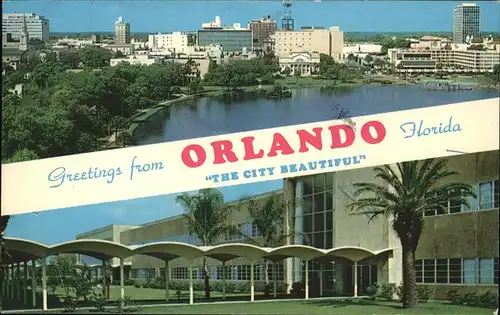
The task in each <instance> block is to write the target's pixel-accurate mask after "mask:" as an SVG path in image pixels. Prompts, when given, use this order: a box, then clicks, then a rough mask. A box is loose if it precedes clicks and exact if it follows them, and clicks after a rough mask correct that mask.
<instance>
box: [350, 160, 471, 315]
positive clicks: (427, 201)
mask: <svg viewBox="0 0 500 315" xmlns="http://www.w3.org/2000/svg"><path fill="white" fill-rule="evenodd" d="M374 172H375V178H378V179H381V180H382V181H383V182H384V183H383V184H375V183H371V182H370V183H355V184H354V198H355V199H354V200H353V202H352V203H351V204H349V205H348V211H350V212H351V213H354V214H364V215H368V216H369V218H370V221H371V220H372V219H374V218H376V217H378V216H380V215H385V216H387V217H390V218H392V228H393V230H394V231H395V233H396V235H397V236H398V238H399V240H400V241H401V246H402V250H403V264H402V268H403V297H402V302H403V308H412V307H415V306H417V304H418V299H417V285H416V276H415V265H414V260H415V251H416V250H417V247H418V242H419V239H420V234H421V233H422V228H423V226H424V220H423V213H424V212H426V211H429V210H430V211H434V210H438V211H443V210H445V209H446V207H447V204H448V201H449V200H453V201H456V202H459V203H460V204H465V205H468V202H467V198H468V197H474V198H475V194H474V191H473V188H472V187H471V186H470V185H468V184H463V183H454V182H452V177H454V176H456V175H458V173H456V172H453V171H450V170H449V169H448V168H447V160H445V159H442V160H434V159H427V160H424V161H412V162H403V163H398V164H397V167H396V168H393V167H391V166H389V165H385V166H379V167H375V168H374ZM365 194H368V196H366V195H365ZM362 195H363V197H361V196H362ZM359 197H361V198H359Z"/></svg>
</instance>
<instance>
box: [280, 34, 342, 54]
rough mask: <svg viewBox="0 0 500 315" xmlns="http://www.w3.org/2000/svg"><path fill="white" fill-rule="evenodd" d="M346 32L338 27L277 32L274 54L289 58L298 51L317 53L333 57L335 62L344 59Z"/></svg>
mask: <svg viewBox="0 0 500 315" xmlns="http://www.w3.org/2000/svg"><path fill="white" fill-rule="evenodd" d="M343 49H344V32H343V31H341V30H340V28H339V27H338V26H332V27H330V28H329V29H324V28H315V27H303V28H302V29H301V30H299V31H293V30H292V31H284V30H279V31H276V34H275V35H274V52H275V54H276V55H277V56H287V55H289V54H290V53H293V52H296V51H307V52H317V53H320V54H326V55H329V56H332V57H333V58H334V59H335V60H337V61H339V60H343V58H344V53H343Z"/></svg>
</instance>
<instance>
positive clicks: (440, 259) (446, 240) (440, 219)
mask: <svg viewBox="0 0 500 315" xmlns="http://www.w3.org/2000/svg"><path fill="white" fill-rule="evenodd" d="M499 158H500V152H499V151H491V152H481V153H477V154H466V155H460V156H454V157H450V158H449V159H448V161H449V168H450V169H452V170H454V171H457V172H458V173H459V175H457V176H456V177H455V178H454V179H453V180H454V181H460V182H463V183H467V184H470V185H472V186H473V187H475V189H476V194H477V198H470V200H469V204H470V206H469V207H467V206H458V205H456V204H454V203H452V202H448V204H447V205H446V211H445V212H439V213H436V212H433V213H425V214H423V216H424V222H425V225H424V228H423V231H422V235H421V239H420V243H419V247H418V250H417V252H416V262H415V264H416V267H417V281H418V282H419V283H421V284H427V285H432V286H434V287H435V292H436V293H435V294H436V296H435V298H438V299H444V298H446V293H447V292H448V290H450V289H458V290H460V291H462V293H465V292H484V291H496V290H497V289H498V257H499V256H498V255H499V253H498V251H499V250H498V242H499V236H498V224H499V218H498V211H499V210H498V207H499V196H500V187H499V165H498V160H499ZM373 178H374V173H373V169H372V168H362V169H356V170H349V171H342V172H335V173H324V174H318V175H312V176H304V177H296V178H291V179H286V180H284V184H283V189H282V190H280V191H277V192H271V193H268V194H264V195H260V196H255V197H254V200H257V201H259V202H265V201H266V200H268V199H267V198H269V197H270V196H272V195H273V194H283V197H284V198H285V200H290V201H291V202H289V203H287V205H286V207H285V208H286V209H285V215H284V220H283V221H284V223H283V229H284V231H288V235H290V236H291V237H290V238H289V239H286V240H285V241H284V245H289V244H302V245H309V246H313V247H316V248H320V249H331V248H347V249H346V250H347V251H348V248H354V247H356V248H365V249H367V250H370V251H372V252H381V254H379V255H375V256H373V255H372V256H370V257H367V256H356V255H355V254H351V255H350V256H349V257H351V258H350V259H346V258H340V257H338V258H328V259H326V260H325V259H317V260H309V261H307V264H308V265H307V270H308V279H309V281H310V289H311V290H312V291H314V292H315V293H312V294H311V296H315V295H317V296H343V295H353V294H356V293H357V294H364V293H366V290H367V288H368V287H369V286H370V285H371V284H373V283H374V282H378V283H387V282H391V283H396V284H399V283H401V281H402V271H401V263H402V259H401V250H400V242H399V240H398V239H397V237H396V236H395V234H394V233H393V231H392V226H391V222H390V220H389V219H387V218H385V217H379V218H377V219H375V220H373V221H371V222H368V218H367V217H365V216H353V215H350V214H348V213H347V212H346V206H347V205H348V204H349V203H350V202H351V201H352V198H353V197H352V183H354V182H373V181H374V179H373ZM228 220H229V221H228V222H227V223H229V224H232V225H237V226H238V227H239V228H240V229H241V231H242V232H243V233H244V234H246V235H247V236H248V237H251V238H253V239H254V240H256V241H257V242H258V241H259V237H260V232H259V231H258V229H257V227H256V226H255V225H253V224H252V218H251V216H250V215H249V213H248V211H245V210H243V211H239V212H236V213H234V214H233V215H232V216H231V217H230V218H229V219H228ZM99 233H100V234H99ZM103 233H104V234H103ZM118 234H119V237H118V236H117V235H118ZM83 237H85V238H103V239H109V240H111V239H113V240H115V241H117V242H121V243H122V244H125V245H129V246H135V245H142V244H147V243H153V242H160V241H170V242H183V243H188V244H192V245H203V244H201V242H200V240H199V239H197V238H196V237H195V236H192V235H190V234H189V233H188V230H187V227H186V224H185V221H184V218H183V217H182V216H177V217H171V218H167V219H164V220H159V221H156V222H151V223H149V224H145V225H141V226H127V227H123V226H121V227H114V226H113V227H106V228H103V229H100V230H96V231H92V232H89V233H87V234H85V235H84V236H83ZM79 238H82V236H79ZM229 242H245V239H244V238H240V237H229V236H225V237H222V238H221V239H220V243H229ZM388 249H390V250H388ZM347 256H348V255H347ZM344 257H345V256H344ZM126 262H127V265H128V266H130V271H129V272H128V273H127V277H129V278H130V279H134V280H137V281H147V280H148V279H154V278H158V277H161V276H162V275H163V274H164V271H165V269H164V268H165V264H164V262H163V261H162V260H159V259H156V258H152V257H148V256H142V255H138V256H133V257H131V258H128V259H127V260H126ZM305 263H306V262H305V261H301V260H300V259H298V258H286V259H283V260H282V261H279V262H278V265H277V269H276V270H277V272H276V278H277V279H278V281H283V282H284V283H286V284H287V286H288V288H290V287H291V286H292V284H293V283H295V282H303V281H304V279H305V270H306V266H305ZM187 265H188V261H187V260H186V259H183V258H177V259H174V260H172V261H171V262H170V267H169V268H171V271H170V272H171V279H172V280H179V281H182V280H187V279H188V268H187ZM208 265H209V270H210V275H211V278H212V279H213V280H220V279H221V274H222V270H223V269H222V268H223V267H222V263H221V262H220V261H218V260H215V259H211V258H209V261H208ZM193 266H194V267H195V268H194V271H193V275H194V279H195V280H202V279H203V270H202V259H197V260H195V261H193ZM225 266H226V267H225V268H227V269H225V270H226V272H227V277H226V279H227V280H228V281H236V282H238V281H248V280H249V277H250V269H249V268H250V266H251V265H250V263H249V261H247V260H245V259H244V258H236V259H233V260H230V261H228V262H226V265H225ZM254 268H255V270H254V273H255V280H256V283H258V282H259V281H260V282H262V281H263V280H264V277H265V271H264V270H265V262H264V261H263V260H261V261H257V262H255V265H254ZM355 269H356V272H355ZM354 279H357V285H356V286H355V285H354Z"/></svg>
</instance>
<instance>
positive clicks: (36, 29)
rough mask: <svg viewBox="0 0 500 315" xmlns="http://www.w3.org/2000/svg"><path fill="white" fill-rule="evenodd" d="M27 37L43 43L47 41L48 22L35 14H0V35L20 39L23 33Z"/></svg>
mask: <svg viewBox="0 0 500 315" xmlns="http://www.w3.org/2000/svg"><path fill="white" fill-rule="evenodd" d="M25 24H26V25H25ZM24 25H25V26H26V31H27V32H28V37H29V38H33V39H39V40H43V41H48V40H49V20H48V19H46V18H45V17H43V16H39V15H36V14H35V13H5V14H2V33H3V34H7V33H8V34H11V36H12V38H13V39H20V36H21V35H22V34H23V32H24Z"/></svg>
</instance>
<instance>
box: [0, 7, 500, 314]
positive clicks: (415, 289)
mask: <svg viewBox="0 0 500 315" xmlns="http://www.w3.org/2000/svg"><path fill="white" fill-rule="evenodd" d="M187 12H189V13H187ZM386 14H390V15H391V18H390V19H389V18H387V19H386V18H380V17H381V16H384V15H386ZM499 25H500V3H499V2H477V3H474V2H458V1H442V2H441V1H437V2H420V1H417V2H403V1H401V2H396V1H391V2H378V1H373V2H366V1H365V2H358V1H346V2H341V1H329V2H321V1H309V2H305V1H300V2H299V1H293V0H283V1H268V2H251V1H249V2H230V1H227V2H213V3H210V4H208V2H198V1H185V2H181V1H179V2H177V1H165V2H161V1H152V2H141V3H140V4H139V2H134V1H131V2H117V1H67V2H53V1H45V0H43V1H38V2H24V1H22V2H21V1H19V2H16V1H5V2H3V14H2V156H1V159H2V165H4V164H10V163H16V162H24V161H31V160H39V159H45V158H53V157H62V156H67V155H73V154H81V153H89V152H96V151H105V150H112V149H120V148H127V147H129V148H130V147H135V146H140V145H149V144H159V143H164V142H171V141H178V140H186V139H193V138H199V137H208V136H216V135H224V134H230V133H237V132H244V131H251V130H256V129H265V128H274V127H283V126H290V125H296V124H305V123H312V122H321V121H327V120H335V119H338V120H343V121H350V119H351V117H358V116H365V115H375V114H383V113H390V112H395V111H402V110H410V109H424V108H430V107H432V106H438V105H445V104H453V103H461V102H470V101H477V102H478V103H479V101H482V100H488V99H493V98H498V97H499V92H500V26H499ZM477 110H481V108H480V107H478V109H477ZM450 124H451V118H450ZM469 152H470V151H469ZM462 153H465V152H462ZM499 157H500V153H499V151H498V150H496V151H486V152H479V153H470V154H460V155H456V156H452V157H450V158H447V159H445V160H443V161H445V162H446V163H443V164H442V163H441V162H432V163H431V162H429V163H430V164H428V163H427V162H422V161H418V162H415V163H416V164H415V165H417V164H418V163H420V162H421V164H418V167H417V168H408V169H407V168H400V172H401V176H402V177H405V172H406V175H407V176H409V177H408V178H410V179H411V182H410V184H409V185H408V187H417V186H418V187H423V188H422V189H423V190H426V191H427V192H434V186H433V184H434V183H431V182H430V181H431V180H430V179H429V178H436V177H437V178H439V181H441V180H442V182H440V183H442V185H443V187H444V188H443V189H445V191H447V192H448V194H451V195H447V196H446V197H444V199H443V200H440V201H439V202H437V203H438V205H437V206H436V204H435V203H436V202H435V201H433V202H434V203H432V202H431V201H429V200H430V199H428V197H427V194H424V195H422V197H421V200H418V202H420V203H419V205H420V207H419V209H420V210H419V211H420V212H419V213H417V212H418V211H417V210H415V212H414V213H413V214H412V216H411V217H412V219H411V220H413V221H412V222H413V223H415V222H416V223H418V226H419V229H418V232H414V233H416V235H417V236H416V243H412V244H413V245H412V247H411V250H409V252H408V253H409V254H408V255H411V259H408V258H407V257H406V256H405V255H402V254H401V252H404V249H405V245H404V244H405V238H404V236H403V234H404V233H399V232H398V230H397V228H396V225H397V224H392V223H391V221H390V220H389V215H387V211H386V212H384V213H385V214H386V215H387V217H386V216H384V215H381V214H380V213H371V214H373V215H375V216H376V218H375V219H373V220H369V218H368V217H367V216H364V215H352V214H353V212H363V211H364V210H363V209H362V208H363V207H362V205H361V204H362V202H361V201H359V200H358V201H356V199H355V198H354V197H353V196H356V195H357V190H359V191H361V190H362V189H361V186H359V184H360V183H365V184H366V185H367V186H370V187H372V188H371V189H372V190H371V191H370V192H372V193H374V194H376V195H377V196H378V198H380V199H390V200H389V201H387V200H385V203H383V204H380V203H377V202H373V200H372V202H371V204H370V206H372V207H375V208H377V207H380V208H384V207H386V208H387V209H391V210H390V211H389V210H388V211H389V212H391V213H390V215H391V216H394V217H398V214H399V213H398V210H397V209H398V208H397V207H396V206H394V207H392V206H389V205H390V204H391V202H394V204H396V205H398V204H405V202H406V201H407V200H403V199H404V198H407V196H408V195H409V194H413V193H414V192H413V190H412V189H411V188H408V187H406V186H405V188H404V189H408V190H409V191H402V192H398V193H399V195H397V196H395V195H393V192H391V191H390V189H389V188H387V185H386V186H383V185H382V184H381V186H380V187H382V188H380V187H379V186H377V187H378V188H374V187H375V186H376V185H375V184H373V183H379V182H377V181H376V180H374V177H375V175H377V176H379V178H382V179H383V181H386V182H387V184H388V185H393V186H394V187H396V186H398V185H399V184H398V183H397V181H399V179H395V178H392V177H391V176H390V174H391V173H390V172H391V171H389V169H387V168H384V167H381V168H368V167H365V168H361V169H357V170H345V171H340V172H329V173H323V174H319V175H308V176H298V177H292V178H286V179H284V180H272V181H263V182H259V183H251V184H243V185H237V186H227V187H223V188H220V189H208V190H200V191H194V192H186V193H183V194H170V195H162V196H156V197H148V198H141V199H131V200H126V201H116V202H109V203H100V204H93V205H85V206H78V207H72V208H64V209H56V210H49V211H42V212H34V213H27V214H20V215H12V216H2V217H1V222H0V223H1V224H0V229H1V233H2V235H1V259H2V262H1V268H0V274H1V279H2V281H1V290H2V291H1V292H2V294H1V305H0V306H1V310H2V312H5V313H6V314H7V313H9V312H11V313H15V312H16V311H19V310H23V312H26V313H28V314H29V313H33V314H38V313H40V312H44V311H50V312H75V311H76V312H96V311H97V312H120V313H121V312H135V313H143V312H144V313H148V314H149V313H159V314H338V315H340V314H353V315H354V314H394V315H395V314H402V313H404V314H411V315H413V314H471V315H475V314H478V315H479V314H492V313H494V312H495V311H496V312H497V309H498V279H499V276H498V271H499V258H498V257H499V253H498V242H499V237H498V223H499V219H498V211H499V200H500V184H499V183H500V181H499V166H498V160H499ZM433 163H435V164H433ZM398 165H399V164H398ZM448 170H450V172H452V173H453V172H455V173H453V174H452V175H453V176H454V175H456V174H459V175H457V176H458V177H459V178H460V182H459V183H453V180H456V179H457V177H453V176H452V175H450V174H451V173H449V172H448ZM384 176H385V177H384ZM450 176H451V177H450ZM448 177H450V178H448ZM173 180H174V181H175V180H177V179H176V178H174V179H173ZM405 185H406V184H405ZM398 187H399V186H398ZM379 188H380V189H379ZM402 189H403V188H402ZM404 189H403V190H404ZM449 191H456V192H457V194H458V195H457V196H455V195H453V196H452V193H449ZM394 194H395V193H394ZM405 196H406V197H405ZM27 198H29V197H27ZM128 198H131V197H128ZM391 198H393V199H391ZM398 198H400V199H398ZM115 200H116V199H115ZM398 202H400V203H398ZM431 203H432V204H431ZM207 205H208V206H207ZM207 207H208V209H209V210H207ZM422 209H423V210H422ZM401 220H403V219H401ZM395 222H398V221H397V220H396V221H395ZM395 232H396V233H395ZM410 234H411V233H410ZM414 235H415V234H414ZM402 244H403V245H402ZM415 244H416V245H415ZM403 279H404V280H405V281H404V283H403ZM229 302H231V303H229ZM402 308H404V309H405V310H402Z"/></svg>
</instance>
